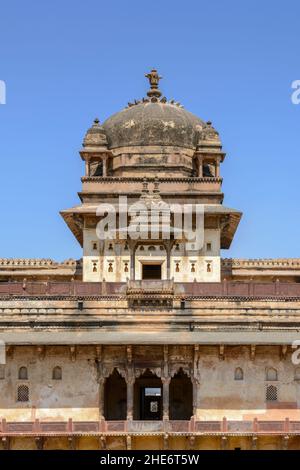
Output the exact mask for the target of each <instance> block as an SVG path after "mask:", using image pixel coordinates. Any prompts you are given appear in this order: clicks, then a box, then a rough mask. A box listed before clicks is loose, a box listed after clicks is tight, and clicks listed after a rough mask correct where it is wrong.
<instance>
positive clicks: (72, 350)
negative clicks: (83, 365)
mask: <svg viewBox="0 0 300 470" xmlns="http://www.w3.org/2000/svg"><path fill="white" fill-rule="evenodd" d="M70 357H71V361H72V362H75V360H76V346H70Z"/></svg>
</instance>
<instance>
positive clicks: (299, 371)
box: [294, 367, 300, 380]
mask: <svg viewBox="0 0 300 470" xmlns="http://www.w3.org/2000/svg"><path fill="white" fill-rule="evenodd" d="M294 379H295V380H300V367H297V368H296V369H295V375H294Z"/></svg>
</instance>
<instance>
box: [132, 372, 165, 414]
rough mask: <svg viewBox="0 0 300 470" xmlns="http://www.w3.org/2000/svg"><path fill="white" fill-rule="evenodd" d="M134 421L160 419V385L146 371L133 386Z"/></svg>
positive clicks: (157, 379) (156, 378) (151, 374)
mask: <svg viewBox="0 0 300 470" xmlns="http://www.w3.org/2000/svg"><path fill="white" fill-rule="evenodd" d="M134 419H137V420H139V419H140V420H150V421H156V420H161V419H162V383H161V380H160V378H159V377H157V376H156V375H154V374H153V373H152V372H151V371H149V370H148V369H147V370H146V372H144V374H143V375H141V376H140V377H139V378H138V379H137V380H136V381H135V384H134Z"/></svg>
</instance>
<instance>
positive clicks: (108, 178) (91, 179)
mask: <svg viewBox="0 0 300 470" xmlns="http://www.w3.org/2000/svg"><path fill="white" fill-rule="evenodd" d="M143 180H144V177H138V176H129V177H128V176H83V177H82V178H81V181H82V182H83V183H86V182H90V183H100V182H101V183H102V182H105V183H120V182H121V183H122V182H125V183H126V182H128V183H131V182H135V183H138V182H140V183H142V182H143ZM147 181H148V182H149V183H152V182H154V181H155V177H154V176H153V177H149V178H147ZM158 181H159V182H160V183H222V181H223V178H216V177H209V176H203V177H202V178H200V177H197V176H195V177H192V176H191V177H186V178H184V177H178V178H172V177H170V178H169V177H165V178H161V177H159V178H158Z"/></svg>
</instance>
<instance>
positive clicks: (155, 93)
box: [145, 69, 162, 98]
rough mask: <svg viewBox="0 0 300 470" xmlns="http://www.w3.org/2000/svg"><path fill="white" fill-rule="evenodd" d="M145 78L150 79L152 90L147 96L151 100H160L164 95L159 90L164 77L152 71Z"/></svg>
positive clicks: (154, 70)
mask: <svg viewBox="0 0 300 470" xmlns="http://www.w3.org/2000/svg"><path fill="white" fill-rule="evenodd" d="M145 77H146V78H148V80H149V83H150V90H149V91H148V92H147V96H149V98H160V97H161V95H162V93H161V91H160V90H159V89H158V84H159V80H160V79H161V78H162V77H161V76H160V75H158V72H157V70H156V69H152V70H151V72H149V73H146V74H145Z"/></svg>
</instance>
